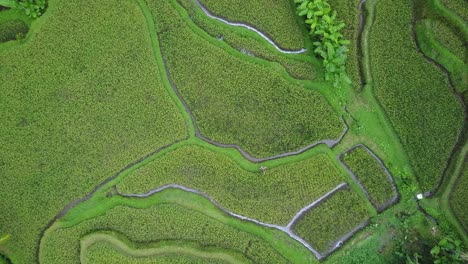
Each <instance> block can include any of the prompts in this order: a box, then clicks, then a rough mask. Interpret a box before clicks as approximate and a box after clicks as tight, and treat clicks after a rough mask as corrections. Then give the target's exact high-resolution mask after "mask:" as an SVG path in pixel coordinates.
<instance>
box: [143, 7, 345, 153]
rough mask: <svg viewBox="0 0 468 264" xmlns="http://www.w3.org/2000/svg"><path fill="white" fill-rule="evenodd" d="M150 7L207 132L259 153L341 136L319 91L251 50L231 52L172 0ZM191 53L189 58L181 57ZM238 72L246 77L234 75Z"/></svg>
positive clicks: (192, 107) (172, 68) (177, 74)
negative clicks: (252, 57) (251, 57)
mask: <svg viewBox="0 0 468 264" xmlns="http://www.w3.org/2000/svg"><path fill="white" fill-rule="evenodd" d="M150 8H151V10H152V11H153V15H155V20H156V21H159V23H158V30H160V31H163V32H164V33H163V34H161V35H160V38H161V39H162V49H163V51H164V54H165V56H166V58H167V63H168V66H169V70H170V72H171V74H172V77H173V79H174V82H175V84H176V85H177V87H178V89H179V90H180V92H181V94H182V96H183V97H184V98H185V100H186V101H187V103H188V105H189V107H190V110H191V111H192V113H193V115H194V116H195V120H196V122H197V125H198V128H199V129H200V133H201V134H202V135H203V136H205V137H207V138H209V139H211V140H214V141H216V142H221V143H225V144H237V145H239V146H241V147H242V148H243V149H244V150H245V151H247V152H248V153H249V154H251V155H253V156H255V157H268V156H273V155H275V154H278V153H282V152H290V151H292V150H297V149H299V148H301V147H304V146H306V145H308V144H311V143H313V142H315V141H318V140H322V139H328V138H338V137H339V135H340V132H341V130H342V124H341V122H340V120H339V118H338V116H337V115H336V113H334V112H333V110H332V108H331V107H330V106H329V105H328V104H327V101H326V100H325V98H324V97H323V96H322V95H321V94H320V93H318V92H317V91H312V90H305V89H303V88H301V87H298V86H296V85H293V83H290V82H288V80H287V79H285V78H283V76H282V75H281V74H280V73H279V72H277V71H275V70H274V68H272V67H266V66H265V65H263V64H257V63H252V62H249V61H248V60H246V58H248V56H246V55H242V54H241V53H238V54H236V53H234V54H231V53H228V52H226V51H225V50H223V49H222V48H221V47H219V46H217V45H214V43H213V41H217V40H214V39H212V38H211V37H209V36H208V35H206V36H204V37H202V36H200V35H197V34H196V32H194V31H193V30H192V29H191V28H189V27H188V26H186V25H185V23H186V22H184V21H183V20H182V18H181V17H180V16H178V14H177V12H176V10H174V9H173V7H172V6H171V5H170V3H168V2H167V1H164V3H162V2H157V1H154V2H152V3H150ZM161 18H164V19H161ZM202 33H203V32H199V34H202ZM206 38H210V39H211V41H209V40H207V39H206ZM215 43H216V42H215ZM241 56H243V57H246V58H241ZM188 58H190V60H191V61H192V62H191V63H190V64H186V63H180V62H181V61H185V60H187V59H188ZM194 65H196V67H194ZM239 75H241V76H244V77H243V78H233V76H239ZM311 120H313V121H311Z"/></svg>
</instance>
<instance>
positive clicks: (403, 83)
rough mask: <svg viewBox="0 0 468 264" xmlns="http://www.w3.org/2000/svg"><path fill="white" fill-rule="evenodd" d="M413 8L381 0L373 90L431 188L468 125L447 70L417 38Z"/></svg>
mask: <svg viewBox="0 0 468 264" xmlns="http://www.w3.org/2000/svg"><path fill="white" fill-rule="evenodd" d="M412 8H413V6H412V5H411V3H408V2H404V1H401V0H398V1H392V2H385V1H383V2H382V1H381V2H378V4H377V13H378V16H376V20H375V24H374V25H373V28H372V31H371V33H370V56H371V58H372V63H371V68H372V73H373V79H374V93H375V95H376V97H377V99H378V100H379V102H380V103H381V104H382V107H383V108H384V110H385V111H386V113H387V116H388V117H389V119H390V121H391V123H392V125H393V127H394V128H395V130H396V132H397V134H398V135H399V137H400V140H401V143H402V145H403V147H404V148H405V150H406V152H407V154H408V156H409V158H410V161H411V164H412V167H413V170H414V173H415V174H416V176H417V178H418V180H419V183H420V187H421V188H422V189H423V190H424V191H431V190H433V189H434V188H435V187H436V186H437V184H438V181H439V179H440V176H441V174H442V172H443V170H444V167H445V163H446V160H447V159H448V156H449V153H450V151H451V149H452V147H453V145H454V144H455V141H456V138H457V136H458V133H459V131H460V128H461V127H462V125H463V110H462V107H461V106H460V103H459V102H458V101H457V99H456V98H455V96H454V95H453V94H452V93H451V90H450V89H451V88H450V86H449V84H448V80H447V77H446V76H445V74H444V73H443V72H442V71H440V70H439V69H438V68H437V67H436V66H434V65H433V64H429V63H427V62H426V60H425V59H424V57H423V56H422V54H420V53H419V52H418V50H417V49H416V46H415V44H414V43H413V42H412V33H411V28H410V27H409V26H408V25H410V24H411V15H412ZM390 36H391V37H390ZM402 69H404V70H402Z"/></svg>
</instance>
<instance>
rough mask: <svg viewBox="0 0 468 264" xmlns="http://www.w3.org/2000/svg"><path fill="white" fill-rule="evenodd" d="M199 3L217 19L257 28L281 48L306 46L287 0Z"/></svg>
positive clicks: (290, 4)
mask: <svg viewBox="0 0 468 264" xmlns="http://www.w3.org/2000/svg"><path fill="white" fill-rule="evenodd" d="M190 1H198V0H190ZM199 1H200V2H201V4H203V5H204V6H205V7H206V8H207V9H208V10H209V11H210V12H211V13H213V14H215V15H217V16H220V17H223V18H225V19H227V20H229V21H233V22H241V23H246V24H248V25H251V26H253V27H255V28H257V29H258V30H260V31H262V32H263V33H264V34H266V35H268V36H270V37H271V38H272V39H273V41H275V42H276V43H277V44H278V45H279V46H280V47H282V48H284V49H287V50H300V49H301V48H304V46H305V42H304V38H305V36H304V34H303V30H302V28H301V27H302V23H300V22H298V20H297V19H296V17H295V15H294V7H293V5H292V3H291V2H290V1H282V0H275V1H266V0H257V1H242V0H234V1H232V0H231V1H228V0H199Z"/></svg>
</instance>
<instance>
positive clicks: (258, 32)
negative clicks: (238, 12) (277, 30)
mask: <svg viewBox="0 0 468 264" xmlns="http://www.w3.org/2000/svg"><path fill="white" fill-rule="evenodd" d="M194 2H195V3H196V4H197V5H198V7H200V9H201V10H202V11H203V13H205V15H207V16H208V17H210V18H213V19H216V20H218V21H221V22H223V23H225V24H227V25H230V26H235V27H243V28H246V29H249V30H251V31H253V32H255V33H257V34H258V35H260V36H261V37H262V38H264V39H265V40H266V41H268V43H270V44H271V45H272V46H273V47H275V48H276V49H277V50H278V51H279V52H281V53H285V54H300V53H304V52H305V51H307V49H300V50H284V49H282V48H280V47H279V46H278V44H276V43H275V42H274V41H273V40H272V39H271V38H269V37H268V36H267V35H266V34H265V33H263V32H261V31H260V30H258V29H256V28H254V27H252V26H249V25H247V24H244V23H238V22H230V21H228V20H226V19H224V18H221V17H218V16H215V15H213V14H212V13H211V12H210V11H208V9H206V7H205V6H203V4H202V3H201V2H200V0H194Z"/></svg>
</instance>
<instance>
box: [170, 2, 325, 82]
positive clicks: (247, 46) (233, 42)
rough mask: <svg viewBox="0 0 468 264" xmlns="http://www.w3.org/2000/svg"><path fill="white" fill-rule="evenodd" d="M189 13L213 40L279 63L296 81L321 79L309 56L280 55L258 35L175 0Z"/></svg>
mask: <svg viewBox="0 0 468 264" xmlns="http://www.w3.org/2000/svg"><path fill="white" fill-rule="evenodd" d="M178 2H179V3H180V4H181V5H182V6H183V7H184V8H185V9H186V10H187V12H188V13H189V15H190V17H191V19H192V21H193V22H194V23H195V24H196V25H197V26H198V27H200V28H201V29H203V30H204V31H206V32H207V33H208V34H210V35H211V36H213V37H216V38H219V39H220V40H222V41H225V42H226V43H228V44H229V45H230V46H232V47H233V48H235V49H237V50H239V51H241V52H243V53H245V54H248V55H251V56H256V57H260V58H263V59H266V60H268V61H274V62H278V63H280V64H281V65H282V66H283V67H284V68H285V69H286V70H287V71H288V73H289V74H290V75H291V76H292V77H294V78H297V79H308V80H312V79H323V76H322V75H323V73H322V69H321V68H322V66H321V64H320V62H319V61H318V60H317V59H315V57H313V56H310V53H309V54H280V53H279V52H278V51H277V50H276V49H275V48H274V47H273V46H272V45H271V44H269V43H268V42H266V41H265V40H263V39H262V38H261V37H260V36H259V35H258V34H257V33H254V32H251V31H249V30H247V29H243V28H238V27H233V26H226V25H225V24H224V23H222V22H219V21H216V20H214V19H210V18H209V17H207V16H206V15H205V14H204V13H203V12H202V11H201V10H200V8H199V7H198V5H196V4H195V3H194V2H193V1H192V0H179V1H178Z"/></svg>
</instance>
